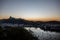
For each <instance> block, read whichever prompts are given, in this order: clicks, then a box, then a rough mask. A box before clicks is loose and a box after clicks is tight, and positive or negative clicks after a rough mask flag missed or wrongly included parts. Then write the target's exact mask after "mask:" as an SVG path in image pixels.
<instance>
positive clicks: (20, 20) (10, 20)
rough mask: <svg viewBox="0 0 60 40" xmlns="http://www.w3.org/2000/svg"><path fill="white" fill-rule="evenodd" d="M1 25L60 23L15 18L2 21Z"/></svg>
mask: <svg viewBox="0 0 60 40" xmlns="http://www.w3.org/2000/svg"><path fill="white" fill-rule="evenodd" d="M0 23H11V24H35V25H36V24H45V23H48V24H60V21H47V22H43V21H28V20H25V19H22V18H14V17H11V16H10V17H9V18H8V19H1V20H0Z"/></svg>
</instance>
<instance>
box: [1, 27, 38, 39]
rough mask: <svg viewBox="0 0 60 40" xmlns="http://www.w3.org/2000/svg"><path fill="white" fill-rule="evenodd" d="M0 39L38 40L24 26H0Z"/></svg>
mask: <svg viewBox="0 0 60 40" xmlns="http://www.w3.org/2000/svg"><path fill="white" fill-rule="evenodd" d="M0 40H38V38H37V37H34V36H33V35H32V33H31V32H29V31H27V30H26V29H24V28H21V27H20V28H17V27H14V28H11V27H10V28H1V27H0Z"/></svg>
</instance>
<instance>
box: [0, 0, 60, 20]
mask: <svg viewBox="0 0 60 40" xmlns="http://www.w3.org/2000/svg"><path fill="white" fill-rule="evenodd" d="M9 16H12V17H16V18H23V19H27V20H34V21H35V20H37V21H40V20H41V21H47V20H58V21H60V1H59V0H0V19H3V18H8V17H9Z"/></svg>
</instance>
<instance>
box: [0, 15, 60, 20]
mask: <svg viewBox="0 0 60 40" xmlns="http://www.w3.org/2000/svg"><path fill="white" fill-rule="evenodd" d="M7 18H9V16H0V19H7ZM15 18H22V19H25V20H31V21H51V20H55V21H60V17H45V18H40V17H35V18H34V17H19V16H15Z"/></svg>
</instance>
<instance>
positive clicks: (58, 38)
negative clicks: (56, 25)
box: [25, 27, 60, 40]
mask: <svg viewBox="0 0 60 40" xmlns="http://www.w3.org/2000/svg"><path fill="white" fill-rule="evenodd" d="M25 28H26V29H27V30H31V31H33V34H34V35H35V36H37V37H38V39H39V40H60V33H57V32H50V31H43V30H41V29H40V28H34V27H31V28H30V27H25Z"/></svg>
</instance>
